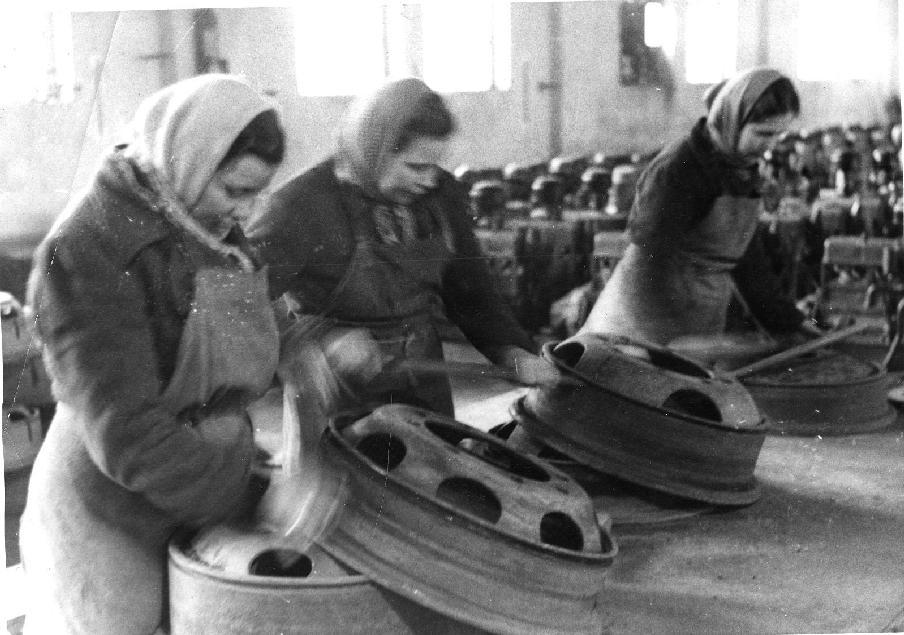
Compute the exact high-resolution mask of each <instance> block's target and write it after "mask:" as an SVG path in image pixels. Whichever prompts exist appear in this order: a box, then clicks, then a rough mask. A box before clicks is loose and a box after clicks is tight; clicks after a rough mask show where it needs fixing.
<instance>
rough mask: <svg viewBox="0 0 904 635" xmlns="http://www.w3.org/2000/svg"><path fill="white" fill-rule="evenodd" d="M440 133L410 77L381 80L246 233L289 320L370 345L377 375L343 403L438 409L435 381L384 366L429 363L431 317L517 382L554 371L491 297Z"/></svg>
mask: <svg viewBox="0 0 904 635" xmlns="http://www.w3.org/2000/svg"><path fill="white" fill-rule="evenodd" d="M454 128H455V125H454V121H453V118H452V115H451V114H450V113H449V111H448V109H447V108H446V106H445V104H444V103H443V101H442V99H441V98H440V96H439V95H437V94H436V93H434V92H433V91H431V90H430V89H429V88H428V87H427V86H426V85H425V84H424V83H423V82H422V81H420V80H418V79H413V78H409V79H403V80H399V81H394V82H390V83H387V84H386V85H384V86H383V87H381V88H380V89H379V90H377V91H376V92H374V93H373V94H371V95H368V96H366V97H363V98H361V99H359V100H358V101H357V102H356V103H355V104H354V105H353V106H352V108H351V109H350V110H349V113H348V116H347V118H346V122H345V124H344V126H343V128H342V129H341V131H340V134H339V144H338V150H337V152H336V154H335V156H333V157H331V158H329V159H327V160H326V161H324V162H322V163H320V164H319V165H317V166H315V167H313V168H311V169H310V170H308V171H307V172H305V173H303V174H301V175H300V176H298V177H296V178H295V179H293V180H292V181H290V182H288V183H287V184H286V185H284V186H283V187H282V188H280V189H279V190H278V191H277V192H276V193H275V194H274V195H273V197H271V199H270V204H269V206H268V208H267V209H266V213H265V214H263V215H262V216H261V217H260V218H259V219H257V220H256V221H255V222H254V223H252V226H251V228H250V229H249V232H248V235H249V237H250V238H251V239H252V242H253V243H254V244H255V246H256V247H257V248H258V249H259V251H260V253H261V255H262V256H263V258H264V259H265V261H266V262H267V263H268V265H269V267H270V272H271V293H273V294H274V296H275V297H276V296H279V295H281V294H283V293H285V292H288V293H287V297H289V298H291V302H290V304H291V305H292V306H294V307H295V310H296V313H299V314H301V315H304V316H317V317H318V318H321V319H322V320H325V321H327V322H328V323H329V324H330V325H331V328H332V327H335V328H336V329H347V328H358V329H360V328H366V329H367V331H369V333H370V335H372V337H373V339H375V340H376V342H377V343H378V345H379V355H380V357H381V359H380V360H379V363H381V364H383V366H384V371H383V372H382V373H379V374H378V375H376V376H375V377H364V378H361V381H359V382H357V383H358V384H360V385H358V386H356V387H355V388H356V390H355V391H354V392H355V394H354V396H353V397H352V398H350V399H347V400H346V402H345V403H343V407H355V406H358V405H374V404H379V403H389V402H402V403H409V404H414V405H418V406H421V407H426V408H428V409H430V410H433V411H436V412H441V413H445V414H449V415H451V414H452V399H451V393H450V389H449V383H448V380H447V379H446V378H445V377H441V376H437V375H418V374H417V373H412V372H393V371H392V366H393V362H399V361H403V360H405V359H441V358H442V346H441V342H440V339H439V337H438V334H437V329H436V327H435V324H434V319H435V317H436V315H437V311H441V310H444V311H445V314H446V315H447V316H448V317H449V318H450V319H451V320H452V322H454V323H455V324H456V325H458V326H459V327H460V328H461V330H462V331H463V332H464V334H465V335H466V336H467V337H468V339H469V340H470V341H471V342H472V343H473V344H474V345H475V346H476V347H477V348H478V349H479V350H480V351H481V352H482V353H484V354H485V355H486V356H487V357H488V358H489V359H490V360H491V361H492V362H495V363H498V364H502V365H505V366H508V367H510V368H512V369H514V370H516V371H517V372H518V374H519V375H520V376H521V378H523V379H524V380H525V381H528V382H533V381H552V380H554V379H555V378H556V377H557V372H556V371H555V369H554V368H553V367H552V365H551V364H548V363H547V362H545V361H544V360H542V359H541V358H540V357H538V356H537V355H535V354H534V344H533V342H532V341H531V339H530V338H529V337H528V336H527V334H526V333H525V332H524V331H523V330H522V329H521V328H520V327H519V326H518V324H517V322H516V321H515V319H514V317H513V316H512V314H511V312H510V311H509V310H508V308H507V306H506V305H505V304H504V302H503V300H502V298H501V296H500V295H499V294H498V293H497V292H496V291H495V290H494V288H493V286H492V283H491V279H490V275H489V271H488V269H487V266H486V263H485V262H484V260H483V259H482V258H481V254H480V250H479V248H478V245H477V241H476V239H475V237H474V233H473V230H472V228H471V224H470V219H469V214H468V203H467V192H465V191H464V190H463V189H462V188H461V187H460V185H459V184H458V183H457V182H456V181H455V180H454V179H453V178H452V176H451V175H450V174H449V173H448V172H446V171H444V170H443V169H441V168H440V167H439V165H440V163H441V162H442V158H443V154H444V152H445V150H446V147H447V145H448V143H449V137H450V136H451V135H452V133H453V131H454ZM360 348H361V350H364V349H363V347H360ZM346 352H347V353H348V354H349V355H352V354H354V351H353V350H351V348H349V349H348V350H347V351H346ZM396 368H397V369H398V368H399V367H398V366H396ZM337 407H338V406H337Z"/></svg>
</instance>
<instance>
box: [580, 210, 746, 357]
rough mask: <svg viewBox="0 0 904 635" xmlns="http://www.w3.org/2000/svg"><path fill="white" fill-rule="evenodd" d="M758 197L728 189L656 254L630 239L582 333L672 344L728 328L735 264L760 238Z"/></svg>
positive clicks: (581, 330)
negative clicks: (670, 247)
mask: <svg viewBox="0 0 904 635" xmlns="http://www.w3.org/2000/svg"><path fill="white" fill-rule="evenodd" d="M759 214H760V201H759V199H754V198H748V197H733V196H721V197H719V198H718V199H716V201H715V203H714V204H713V207H712V210H710V212H709V214H707V215H706V217H705V218H704V219H703V220H702V221H701V222H700V223H698V224H697V225H696V226H695V227H694V228H692V229H691V230H689V231H688V232H687V233H686V234H685V235H683V236H676V237H675V240H674V241H673V244H674V250H673V251H672V252H670V253H668V254H665V255H657V257H655V258H654V256H653V254H651V253H650V252H648V251H646V250H644V249H643V248H642V247H640V246H639V245H636V244H634V243H631V244H630V245H629V246H628V249H627V250H626V252H625V255H624V257H623V258H622V259H621V260H620V261H619V263H618V265H616V268H615V272H614V273H613V274H612V277H611V278H610V279H609V281H608V282H607V283H606V286H605V287H604V288H603V291H602V293H601V294H600V297H599V299H598V300H597V301H596V304H595V305H594V307H593V309H592V310H591V311H590V315H589V316H588V317H587V321H586V322H585V323H584V326H582V327H581V329H580V331H579V333H585V332H590V333H612V334H615V335H625V336H627V337H632V338H635V339H640V340H645V341H648V342H652V343H655V344H661V345H666V344H668V343H669V342H670V341H671V340H673V339H675V338H677V337H682V336H685V335H715V334H719V333H722V332H723V331H724V330H725V318H726V312H727V310H728V303H729V301H730V299H731V293H732V285H733V281H732V279H731V271H732V269H734V267H735V264H736V263H737V261H738V259H739V258H740V257H741V256H742V255H743V254H744V251H745V250H746V249H747V245H748V244H749V243H750V240H751V239H752V238H753V234H754V232H755V231H756V225H757V222H758V218H759Z"/></svg>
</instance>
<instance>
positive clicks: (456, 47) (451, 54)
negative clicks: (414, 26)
mask: <svg viewBox="0 0 904 635" xmlns="http://www.w3.org/2000/svg"><path fill="white" fill-rule="evenodd" d="M510 11H511V8H510V4H509V3H508V2H475V1H473V0H472V1H458V2H449V1H442V2H430V3H424V4H423V5H422V20H423V22H422V25H423V59H424V67H423V71H424V81H425V82H427V84H429V85H430V87H431V88H433V89H434V90H437V91H441V92H465V91H482V90H489V89H491V88H494V87H495V88H500V89H503V90H507V89H508V88H510V86H511V17H510Z"/></svg>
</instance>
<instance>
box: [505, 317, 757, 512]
mask: <svg viewBox="0 0 904 635" xmlns="http://www.w3.org/2000/svg"><path fill="white" fill-rule="evenodd" d="M617 346H624V347H630V348H633V349H634V351H635V352H636V353H638V354H641V355H644V356H646V359H643V358H641V357H637V356H635V355H634V354H628V353H626V352H624V350H622V349H619V348H617ZM630 348H628V349H626V350H630ZM543 356H544V357H545V358H546V359H548V360H550V361H551V362H553V363H555V364H556V365H557V366H558V367H559V368H560V369H561V370H562V371H563V372H564V373H566V374H570V375H573V376H576V377H579V378H581V379H582V380H584V381H585V382H586V383H587V385H586V386H585V387H583V388H568V387H553V388H535V389H532V390H531V391H530V392H529V393H528V394H527V395H526V396H525V398H524V400H523V403H522V404H521V406H522V407H521V410H520V411H519V422H520V423H521V425H523V426H524V429H525V430H526V431H527V432H528V433H529V434H530V435H532V436H534V437H536V438H537V439H538V440H540V441H541V442H542V443H544V444H546V445H548V446H550V447H552V448H554V449H555V450H558V451H559V452H562V453H563V454H565V455H567V456H570V457H572V458H574V459H575V460H577V461H579V462H581V463H583V464H585V465H587V466H590V467H592V468H594V469H596V470H599V471H600V472H604V473H606V474H612V475H614V476H618V477H620V478H622V479H624V480H626V481H630V482H632V483H637V484H639V485H643V486H646V487H650V488H653V489H656V490H659V491H663V492H667V493H670V494H675V495H677V496H684V497H687V498H692V499H694V500H700V501H704V502H708V503H714V504H720V505H745V504H749V503H752V502H753V501H755V500H756V499H757V498H758V497H759V488H758V486H757V484H756V480H755V479H754V476H753V471H754V468H755V467H756V461H757V458H758V456H759V452H760V448H761V447H762V444H763V441H764V439H765V434H766V425H765V422H764V421H763V419H762V417H761V416H760V414H759V412H758V411H757V408H756V406H755V405H754V403H753V400H752V399H751V397H750V395H749V394H748V393H747V391H746V390H745V389H744V387H743V386H741V384H740V383H738V382H737V381H736V380H734V379H731V378H726V377H721V376H718V375H716V374H714V373H713V372H711V371H709V370H707V369H705V368H703V367H702V366H700V365H698V364H697V363H696V362H693V361H692V360H689V359H687V358H684V357H681V356H679V355H676V354H674V353H673V352H671V351H669V350H668V349H665V348H662V347H657V346H653V345H650V344H644V343H639V342H634V341H632V340H629V339H627V338H620V337H608V336H604V335H599V334H583V335H579V336H577V337H574V338H571V339H569V340H566V341H565V342H563V343H562V344H560V345H558V346H554V345H552V344H547V345H545V346H544V347H543Z"/></svg>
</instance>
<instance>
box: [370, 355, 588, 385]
mask: <svg viewBox="0 0 904 635" xmlns="http://www.w3.org/2000/svg"><path fill="white" fill-rule="evenodd" d="M386 370H388V371H411V372H414V373H424V374H441V375H449V376H454V377H474V378H479V379H501V380H503V381H507V382H509V383H512V384H517V385H519V386H534V385H542V384H531V383H527V382H525V381H524V380H523V379H522V378H521V377H519V376H518V373H516V372H515V371H514V370H511V369H509V368H504V367H502V366H494V365H493V364H479V363H473V362H447V361H441V360H435V359H405V360H401V361H399V362H396V363H395V364H393V365H392V366H391V367H390V368H388V369H386ZM553 383H554V384H558V385H563V386H583V385H584V383H583V382H582V381H581V380H579V379H577V378H575V377H569V376H567V375H560V376H559V377H558V379H556V380H555V381H554V382H553Z"/></svg>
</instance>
